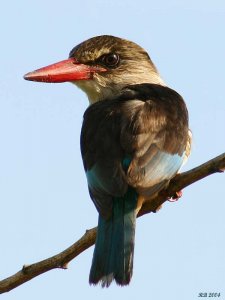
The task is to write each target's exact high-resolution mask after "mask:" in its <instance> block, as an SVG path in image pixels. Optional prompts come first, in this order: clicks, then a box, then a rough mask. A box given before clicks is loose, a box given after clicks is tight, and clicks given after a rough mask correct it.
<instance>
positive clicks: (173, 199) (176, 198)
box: [168, 191, 183, 202]
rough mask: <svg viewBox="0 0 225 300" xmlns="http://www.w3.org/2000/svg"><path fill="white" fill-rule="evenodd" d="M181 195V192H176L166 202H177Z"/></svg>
mask: <svg viewBox="0 0 225 300" xmlns="http://www.w3.org/2000/svg"><path fill="white" fill-rule="evenodd" d="M182 194H183V192H182V191H178V192H176V193H175V194H174V195H173V196H172V197H170V198H168V201H169V202H176V201H177V200H179V199H180V198H181V197H182Z"/></svg>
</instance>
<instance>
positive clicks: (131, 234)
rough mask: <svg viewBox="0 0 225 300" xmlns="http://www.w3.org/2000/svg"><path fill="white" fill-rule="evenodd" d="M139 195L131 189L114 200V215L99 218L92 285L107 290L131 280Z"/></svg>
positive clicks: (92, 267) (91, 278)
mask: <svg viewBox="0 0 225 300" xmlns="http://www.w3.org/2000/svg"><path fill="white" fill-rule="evenodd" d="M136 207H137V194H136V192H135V191H134V190H133V189H131V188H129V189H128V191H127V193H126V194H125V196H124V197H120V198H115V199H114V200H113V213H112V216H111V217H110V218H109V219H107V220H105V219H103V218H102V217H101V216H100V215H99V222H98V233H97V240H96V244H95V250H94V256H93V261H92V266H91V271H90V276H89V282H90V283H91V284H97V283H98V282H101V285H102V287H108V286H109V285H110V284H111V282H112V281H113V280H115V281H116V283H117V284H119V285H127V284H129V282H130V279H131V277H132V270H133V253H134V238H135V224H136V212H135V210H136Z"/></svg>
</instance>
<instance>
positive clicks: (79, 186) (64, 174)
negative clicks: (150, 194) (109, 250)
mask: <svg viewBox="0 0 225 300" xmlns="http://www.w3.org/2000/svg"><path fill="white" fill-rule="evenodd" d="M0 15H1V18H0V22H1V26H0V34H1V35H0V36H1V56H0V60H1V68H0V73H1V79H0V138H1V147H0V201H1V202H0V203H1V218H0V228H1V229H0V234H1V247H0V266H1V268H0V277H1V278H5V277H7V276H9V275H11V274H13V273H15V272H17V271H18V270H19V269H20V268H21V267H22V265H23V264H29V263H33V262H36V261H39V260H41V259H44V258H46V257H48V256H50V255H53V254H56V253H57V252H59V251H61V250H63V249H64V248H66V247H67V246H69V245H70V244H72V243H73V242H74V241H76V240H77V239H78V238H80V236H81V235H82V234H83V233H84V232H85V230H86V229H88V228H91V227H93V226H95V225H96V223H97V213H96V210H95V208H94V206H93V204H92V202H91V201H90V199H89V195H88V191H87V185H86V179H85V175H84V172H83V166H82V161H81V156H80V150H79V135H80V128H81V122H82V115H83V113H84V110H85V108H86V107H87V105H88V102H87V99H86V96H85V95H84V94H83V93H82V92H81V91H79V90H78V89H76V88H75V87H74V86H73V85H71V84H58V85H57V84H55V85H53V84H52V85H50V84H40V83H32V82H27V81H25V80H23V75H24V74H25V73H26V72H28V71H31V70H34V69H36V68H38V67H42V66H44V65H47V64H50V63H53V62H56V61H59V60H62V59H65V58H67V57H68V53H69V51H70V50H71V49H72V47H73V46H75V45H76V44H78V43H80V42H82V41H83V40H85V39H87V38H89V37H92V36H95V35H101V34H112V35H116V36H119V37H124V38H126V39H130V40H133V41H135V42H136V43H138V44H140V45H141V46H143V47H144V48H145V49H146V50H147V51H148V52H149V54H150V56H151V58H152V60H153V61H154V63H155V64H156V66H157V67H158V69H159V71H160V73H161V75H162V77H163V78H164V80H165V81H166V82H167V84H168V85H169V86H170V87H172V88H174V89H175V90H177V91H178V92H179V93H181V94H182V95H183V97H184V98H185V100H186V103H187V106H188V109H189V113H190V126H191V129H192V131H193V135H194V143H193V152H192V155H191V157H190V160H189V162H188V163H187V165H186V166H185V169H190V168H192V167H194V166H196V165H198V164H200V163H202V162H204V161H206V160H208V159H210V158H212V157H214V156H216V155H218V154H220V153H222V152H224V151H225V134H224V132H225V71H224V70H225V38H224V36H225V2H224V1H203V0H200V1H193V0H192V1H178V0H177V1H175V0H174V1H166V0H164V1H163V0H161V1H157V3H156V1H151V0H150V1H147V0H146V1H144V0H139V1H130V0H129V1H128V0H126V1H119V0H113V1H111V0H110V1H103V0H97V1H91V0H89V1H85V0H83V1H80V0H78V1H75V0H74V1H72V0H64V1H55V0H54V1H53V0H51V1H46V0H45V1H44V0H39V1H28V0H27V1H26V0H21V1H4V3H2V4H1V11H0ZM224 184H225V175H223V174H218V175H213V176H211V177H209V178H207V179H205V180H202V181H201V182H199V183H197V184H195V185H192V186H190V187H189V188H187V189H185V190H184V196H183V197H182V199H181V200H180V201H179V202H177V203H167V204H165V205H164V207H163V209H162V210H161V211H160V212H159V213H157V214H149V215H147V216H145V217H143V218H140V219H139V220H138V222H137V234H136V248H135V262H134V276H133V280H132V282H131V284H130V286H129V287H126V288H120V287H118V286H116V285H113V286H112V287H110V288H109V289H107V290H103V289H101V288H100V287H89V285H88V274H89V268H90V265H91V259H92V252H93V247H92V248H91V249H89V250H88V251H86V252H85V253H83V254H82V255H80V256H79V257H78V258H77V259H75V260H74V261H73V262H71V263H70V265H69V269H68V270H67V271H63V270H54V271H51V272H49V273H47V274H44V275H42V276H39V277H38V278H36V279H34V280H32V281H30V282H28V283H26V284H24V285H23V286H21V287H19V288H17V289H15V290H13V291H11V292H10V293H8V294H4V295H2V296H1V297H2V299H6V300H14V299H16V300H26V299H32V300H39V299H54V300H59V299H68V300H70V299H94V300H95V299H96V300H97V299H98V300H101V299H108V300H115V299H130V300H136V299H138V298H141V299H148V300H150V299H154V300H164V299H173V300H178V299H183V300H190V299H197V298H198V293H199V292H220V293H221V297H220V299H225V222H224V216H225V196H224Z"/></svg>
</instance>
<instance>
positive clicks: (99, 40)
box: [24, 35, 164, 103]
mask: <svg viewBox="0 0 225 300" xmlns="http://www.w3.org/2000/svg"><path fill="white" fill-rule="evenodd" d="M24 78H25V79H26V80H31V81H40V82H67V81H68V82H72V83H74V84H76V85H77V86H78V87H79V88H81V89H82V90H83V91H84V92H85V93H86V94H87V96H88V98H89V101H90V103H93V102H96V101H99V100H102V99H106V98H107V99H108V98H112V97H115V96H116V95H117V94H119V93H120V91H121V89H122V88H124V87H125V86H128V85H132V84H140V83H154V84H161V85H164V83H163V81H162V79H161V78H160V75H159V73H158V71H157V69H156V67H155V66H154V64H153V62H152V61H151V59H150V57H149V55H148V54H147V52H146V51H145V50H144V49H143V48H141V47H140V46H138V45H137V44H135V43H133V42H130V41H127V40H124V39H121V38H117V37H114V36H109V35H103V36H97V37H94V38H91V39H89V40H87V41H85V42H83V43H81V44H79V45H78V46H76V47H74V48H73V49H72V51H71V52H70V55H69V59H67V60H64V61H61V62H58V63H56V64H52V65H50V66H47V67H44V68H41V69H38V70H36V71H33V72H30V73H27V74H26V75H25V76H24Z"/></svg>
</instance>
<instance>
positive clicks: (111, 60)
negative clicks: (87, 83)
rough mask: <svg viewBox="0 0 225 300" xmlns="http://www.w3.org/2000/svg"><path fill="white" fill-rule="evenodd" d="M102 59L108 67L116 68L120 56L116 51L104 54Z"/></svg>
mask: <svg viewBox="0 0 225 300" xmlns="http://www.w3.org/2000/svg"><path fill="white" fill-rule="evenodd" d="M101 61H102V63H103V64H104V65H106V66H107V67H109V68H115V67H116V66H117V65H118V63H119V61H120V57H119V55H118V54H116V53H109V54H106V55H103V56H102V58H101Z"/></svg>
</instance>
